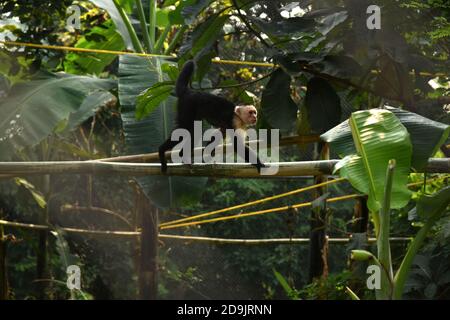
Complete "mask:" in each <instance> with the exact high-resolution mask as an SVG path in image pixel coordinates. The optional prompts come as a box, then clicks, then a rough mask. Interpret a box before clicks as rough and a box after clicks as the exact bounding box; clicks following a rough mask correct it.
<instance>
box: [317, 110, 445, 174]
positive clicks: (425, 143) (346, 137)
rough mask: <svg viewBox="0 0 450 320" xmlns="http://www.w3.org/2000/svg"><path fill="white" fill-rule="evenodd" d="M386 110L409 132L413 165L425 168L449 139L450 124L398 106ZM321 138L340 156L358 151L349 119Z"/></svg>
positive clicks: (419, 168)
mask: <svg viewBox="0 0 450 320" xmlns="http://www.w3.org/2000/svg"><path fill="white" fill-rule="evenodd" d="M386 110H389V111H391V112H392V113H393V114H395V116H396V117H397V118H398V119H399V120H400V122H401V123H402V124H403V125H404V126H405V127H406V129H407V130H408V132H409V135H410V138H411V143H412V145H413V156H412V161H411V163H412V167H413V168H414V169H416V170H421V169H423V168H424V167H425V166H426V165H427V162H428V158H430V157H431V156H433V154H434V153H435V152H436V151H437V149H438V148H439V147H440V146H441V145H442V144H443V143H444V142H445V140H446V139H447V137H448V135H449V132H450V126H449V125H447V124H444V123H440V122H436V121H433V120H430V119H427V118H425V117H422V116H420V115H418V114H416V113H412V112H409V111H405V110H401V109H398V108H393V107H389V106H387V107H386ZM321 138H322V139H323V140H324V141H326V142H328V143H329V144H330V146H331V149H332V150H333V151H335V152H337V153H338V155H339V156H340V157H344V156H346V155H349V154H353V153H356V149H355V144H354V143H353V138H352V134H351V131H350V126H349V122H348V121H344V122H342V123H341V124H339V125H338V126H336V127H334V128H333V129H331V130H329V131H327V132H326V133H324V134H323V135H321Z"/></svg>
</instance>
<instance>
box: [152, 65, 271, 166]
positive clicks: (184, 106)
mask: <svg viewBox="0 0 450 320" xmlns="http://www.w3.org/2000/svg"><path fill="white" fill-rule="evenodd" d="M194 68H195V65H194V62H193V61H192V60H190V61H188V62H186V64H185V65H184V67H183V70H182V71H181V72H180V75H179V76H178V79H177V82H176V85H175V93H176V95H177V97H178V106H177V117H176V126H175V128H183V129H186V130H188V131H189V132H190V134H191V137H192V138H193V137H194V121H196V120H198V121H201V120H206V121H208V122H209V123H210V124H211V125H213V126H214V127H217V128H220V130H221V132H222V134H223V135H224V134H225V131H226V129H236V128H234V127H233V118H234V115H235V107H236V106H235V105H234V103H232V102H230V101H228V100H227V99H224V98H222V97H219V96H216V95H213V94H210V93H206V92H201V91H193V90H190V89H189V87H188V85H189V81H190V79H191V78H192V75H193V73H194ZM236 140H239V139H236ZM237 143H241V142H240V141H237ZM177 144H178V141H172V140H171V138H170V137H169V138H168V139H167V140H166V141H165V142H164V143H163V144H162V145H161V146H160V147H159V150H158V151H159V160H160V162H161V171H162V172H166V171H167V161H166V157H165V152H166V151H168V150H170V149H172V148H173V147H174V146H176V145H177ZM192 145H194V141H192ZM236 149H237V148H236V141H235V150H236ZM245 150H246V159H248V157H247V156H248V154H249V153H252V154H254V155H255V159H257V163H256V164H255V166H256V168H257V169H258V171H259V170H260V168H261V167H263V166H264V165H263V164H262V162H261V161H260V160H259V158H258V157H257V156H256V154H255V153H254V151H253V150H251V149H250V148H248V147H247V146H245Z"/></svg>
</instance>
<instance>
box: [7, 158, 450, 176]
mask: <svg viewBox="0 0 450 320" xmlns="http://www.w3.org/2000/svg"><path fill="white" fill-rule="evenodd" d="M337 162H338V160H321V161H299V162H279V163H270V165H271V166H274V165H277V166H278V167H279V170H278V173H277V174H276V175H272V176H270V175H269V176H265V175H260V174H259V173H258V172H257V170H256V169H255V168H254V167H253V166H252V165H250V164H248V163H230V164H228V163H227V164H225V163H217V164H193V165H184V164H173V163H171V164H168V170H167V174H163V173H161V167H160V164H157V163H123V162H101V161H95V160H89V161H40V162H0V175H9V176H26V175H41V174H123V175H130V176H144V175H157V176H158V175H167V176H203V177H206V176H214V177H223V178H233V177H234V178H270V177H299V176H310V175H319V174H331V173H332V172H333V168H334V166H335V165H336V163H337ZM268 165H269V164H268ZM426 172H429V173H449V172H450V158H432V159H429V161H428V166H427V168H426Z"/></svg>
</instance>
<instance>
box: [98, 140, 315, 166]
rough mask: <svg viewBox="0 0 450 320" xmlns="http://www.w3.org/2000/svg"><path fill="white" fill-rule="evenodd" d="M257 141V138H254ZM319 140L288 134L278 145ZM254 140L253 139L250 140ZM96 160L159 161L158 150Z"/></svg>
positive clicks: (168, 157)
mask: <svg viewBox="0 0 450 320" xmlns="http://www.w3.org/2000/svg"><path fill="white" fill-rule="evenodd" d="M256 141H257V140H256ZM318 141H320V137H319V136H318V135H303V136H288V137H283V138H281V139H280V146H288V145H294V144H297V145H300V144H308V143H313V142H318ZM251 142H255V140H252V141H250V142H249V143H251ZM224 146H225V147H230V146H231V143H228V144H225V145H219V146H218V148H219V149H220V148H221V147H224ZM203 149H205V148H203V147H201V148H194V152H195V150H203ZM171 153H172V151H167V152H166V153H165V157H166V159H170V156H171ZM96 160H97V161H102V162H159V155H158V152H153V153H142V154H133V155H127V156H118V157H111V158H102V159H96Z"/></svg>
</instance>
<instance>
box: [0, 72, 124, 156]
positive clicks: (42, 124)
mask: <svg viewBox="0 0 450 320" xmlns="http://www.w3.org/2000/svg"><path fill="white" fill-rule="evenodd" d="M115 86H116V82H115V81H113V80H105V79H98V78H91V77H85V76H75V75H69V74H65V73H58V74H52V73H46V72H45V73H44V72H42V73H40V74H39V75H38V76H37V77H35V78H34V79H33V80H31V81H28V82H24V83H19V84H17V85H15V86H13V87H12V88H11V90H10V92H9V94H8V97H7V98H6V99H4V100H3V101H1V102H0V115H1V117H0V159H2V160H9V159H11V156H12V155H13V154H14V153H15V152H16V151H20V150H21V149H23V148H24V147H28V146H33V145H36V144H38V143H39V142H40V141H42V140H43V139H45V138H46V137H47V136H49V135H50V134H52V133H53V132H54V130H55V129H56V127H57V126H58V125H60V124H61V123H62V122H64V121H67V120H68V119H69V117H70V115H71V114H74V113H76V112H77V111H78V110H79V108H80V106H81V105H83V110H84V111H83V112H82V113H81V114H78V113H77V116H76V117H75V118H72V119H71V120H70V124H71V126H72V127H75V126H76V125H78V124H80V123H81V122H83V121H84V120H86V119H87V118H88V117H90V116H92V114H93V113H94V112H95V109H96V107H97V106H98V105H99V104H102V103H104V99H100V100H99V99H86V98H87V97H92V96H93V95H94V94H95V95H98V96H102V97H105V95H104V94H103V93H105V92H107V91H108V90H110V89H112V88H114V87H115ZM106 97H108V95H107V96H106Z"/></svg>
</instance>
